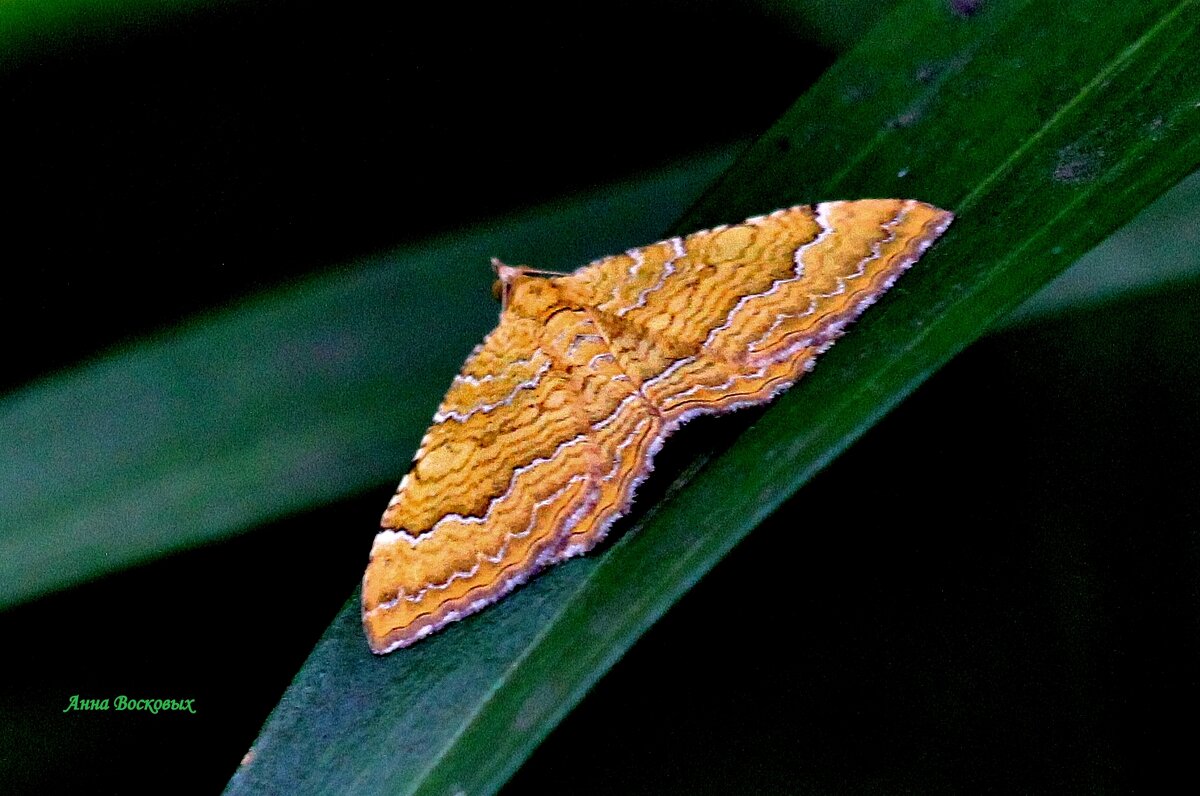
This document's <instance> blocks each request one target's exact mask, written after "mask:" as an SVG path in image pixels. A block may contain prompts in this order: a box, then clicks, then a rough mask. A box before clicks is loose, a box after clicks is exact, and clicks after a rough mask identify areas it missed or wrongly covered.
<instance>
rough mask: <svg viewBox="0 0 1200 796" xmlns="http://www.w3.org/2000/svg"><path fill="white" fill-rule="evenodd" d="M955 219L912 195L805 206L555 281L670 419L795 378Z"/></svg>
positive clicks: (730, 403)
mask: <svg viewBox="0 0 1200 796" xmlns="http://www.w3.org/2000/svg"><path fill="white" fill-rule="evenodd" d="M952 218H953V216H952V214H950V213H948V212H946V211H944V210H939V209H938V208H936V207H932V206H930V205H927V204H924V203H922V202H917V201H912V200H898V199H871V200H861V201H852V202H825V203H822V204H819V205H816V206H815V207H808V206H799V207H793V208H790V209H787V210H780V211H777V212H775V213H772V214H770V215H768V216H759V217H756V218H751V219H748V220H747V221H746V222H744V223H742V224H738V225H735V226H722V227H717V228H715V229H712V230H707V231H704V232H697V233H695V234H692V235H689V236H687V237H686V238H672V239H670V240H667V241H663V242H661V243H657V244H654V245H651V246H646V247H644V248H640V249H630V250H628V251H627V252H625V253H624V254H621V255H617V256H615V257H609V258H606V259H604V260H600V261H597V262H596V263H593V264H591V265H589V266H587V267H585V268H581V269H580V270H578V271H576V272H575V273H574V274H571V275H569V276H565V277H560V278H558V279H555V280H553V281H554V282H555V284H556V285H557V286H558V287H559V289H560V290H561V291H562V294H563V295H564V296H565V297H567V298H568V299H569V300H571V301H574V302H578V303H579V304H581V305H584V306H587V307H589V308H591V309H592V310H593V312H594V313H595V317H596V319H597V321H598V323H599V324H600V325H601V326H602V327H603V328H604V330H605V333H606V334H607V336H608V339H609V342H610V345H611V349H612V353H613V355H614V358H615V360H616V362H617V363H618V364H619V365H620V366H621V367H622V369H624V370H625V371H626V372H628V373H629V374H630V375H631V376H632V377H633V378H634V380H635V381H636V382H637V383H638V385H639V388H640V389H641V391H642V393H643V394H644V395H645V396H646V397H647V399H648V400H650V402H651V403H652V404H653V405H654V406H655V407H656V408H657V409H658V410H659V411H660V412H661V413H662V414H663V416H664V419H665V420H666V422H667V423H668V426H672V425H674V424H677V423H680V422H683V421H685V420H687V419H688V418H689V417H692V416H694V415H695V414H698V413H705V412H720V411H725V410H728V409H733V408H737V407H739V406H746V405H750V404H755V403H761V402H762V401H765V400H767V399H769V398H770V397H772V396H773V395H775V394H776V393H778V392H779V391H781V390H782V389H784V388H786V387H788V386H790V385H791V384H792V383H794V382H795V381H796V379H798V378H799V377H800V376H801V375H803V373H804V371H805V370H807V369H808V368H811V366H812V364H813V361H814V359H815V357H816V356H817V354H818V353H820V352H821V351H822V350H824V348H826V347H828V345H830V344H831V343H832V342H833V341H834V340H835V339H836V338H837V336H838V335H840V334H841V332H842V330H843V329H844V327H845V326H846V324H848V323H849V322H850V321H852V320H854V318H856V317H857V316H858V315H859V314H860V313H861V312H862V311H863V310H864V309H866V307H867V306H869V305H870V304H871V303H872V302H874V301H875V299H876V298H878V297H879V296H880V295H881V294H882V293H883V292H884V291H885V290H886V289H887V288H888V287H889V286H890V285H891V284H892V282H893V281H894V280H895V279H896V277H897V276H898V275H899V274H900V273H901V272H902V271H903V270H904V269H906V268H907V267H908V266H910V265H911V264H912V263H913V262H915V261H916V260H917V258H918V257H920V255H921V253H922V252H923V251H924V250H925V249H926V248H927V247H928V246H929V245H930V244H931V243H932V242H933V240H934V239H936V238H937V237H938V235H940V234H941V233H942V232H943V231H944V230H945V228H946V226H947V225H948V224H949V223H950V221H951V219H952Z"/></svg>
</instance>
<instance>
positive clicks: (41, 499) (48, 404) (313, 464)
mask: <svg viewBox="0 0 1200 796" xmlns="http://www.w3.org/2000/svg"><path fill="white" fill-rule="evenodd" d="M730 159H731V156H730V155H729V154H725V153H717V154H711V155H707V156H704V157H701V158H698V159H695V160H694V161H692V162H689V163H686V164H680V165H679V166H677V167H675V168H672V169H669V170H667V171H664V172H662V173H660V174H657V175H651V176H650V177H649V178H647V179H643V180H642V181H640V182H637V183H630V184H626V185H619V186H611V187H610V188H609V189H608V190H607V191H606V192H604V193H602V194H599V193H598V194H590V195H587V196H581V197H577V198H575V199H572V200H565V201H563V202H560V203H558V204H557V205H556V206H555V207H553V208H552V209H551V210H552V212H543V213H539V214H533V215H526V216H522V217H520V218H514V219H509V220H502V221H498V222H496V223H495V224H493V225H491V226H488V227H482V228H477V229H474V230H472V231H471V232H470V233H467V234H459V235H454V236H451V237H448V238H444V239H441V240H436V241H430V242H428V243H426V244H423V245H421V246H420V247H413V248H409V249H405V250H401V251H397V252H393V253H391V254H388V255H385V256H381V257H379V258H376V259H374V260H371V261H369V262H366V263H362V264H359V265H356V266H353V267H349V268H346V269H343V270H341V271H339V272H336V273H332V274H330V275H328V276H325V277H322V278H319V279H315V280H311V281H307V282H304V283H302V284H300V285H297V286H295V287H294V288H291V289H288V290H283V291H280V292H278V293H276V294H272V295H268V296H264V297H260V298H255V299H252V300H250V301H246V302H245V303H243V304H242V305H241V306H239V307H237V308H235V309H233V310H230V311H226V312H222V313H220V314H216V315H214V316H213V317H211V318H202V319H199V320H197V321H195V322H193V323H191V324H190V325H188V326H186V327H184V328H181V329H179V330H177V331H172V332H171V333H169V334H165V335H163V336H161V337H160V338H159V339H156V340H150V341H146V342H143V343H139V344H138V345H136V346H133V347H130V348H129V349H127V350H124V351H117V352H113V353H112V354H111V355H109V356H107V357H105V358H103V359H101V360H100V361H97V362H95V363H93V364H91V365H89V366H86V367H84V368H81V369H79V370H78V371H75V372H72V373H69V374H65V375H64V376H61V377H57V378H52V379H49V380H47V381H45V382H43V383H40V384H36V385H33V386H32V387H30V388H27V389H25V390H23V391H21V392H19V393H16V394H14V395H11V396H9V397H7V398H5V399H3V400H0V494H2V495H4V512H3V513H2V514H0V608H2V607H4V606H6V605H11V604H14V603H18V602H21V601H24V600H28V599H29V598H31V597H34V596H36V595H38V594H42V593H45V592H47V591H50V590H54V589H60V588H63V587H66V586H69V585H72V584H75V583H78V582H80V581H83V580H88V579H91V578H94V577H97V576H99V575H102V574H104V573H106V572H111V571H114V570H117V569H121V568H124V567H127V566H130V565H132V564H134V563H137V562H139V561H146V560H150V559H153V558H157V557H159V556H161V555H163V554H164V553H167V552H170V551H174V550H179V549H182V548H187V547H193V546H196V545H198V544H202V543H205V542H209V541H212V540H214V539H219V538H222V537H225V536H228V535H230V534H233V533H237V532H241V531H245V530H247V529H249V528H252V527H254V526H255V525H258V524H261V523H264V522H266V521H269V520H271V519H274V518H277V517H280V516H284V515H287V514H292V513H295V512H298V511H302V510H303V509H305V508H309V507H312V506H319V505H323V504H326V503H329V502H332V501H334V500H338V499H340V498H345V497H347V496H349V495H353V494H356V493H361V492H363V491H365V490H368V489H371V488H373V487H378V486H380V485H382V484H387V485H388V486H394V482H395V481H396V480H397V479H398V478H399V473H398V471H397V468H403V466H404V463H405V461H406V459H407V454H406V453H404V452H405V451H411V450H413V449H414V448H415V446H416V442H417V440H418V439H420V436H421V433H422V432H423V431H424V429H425V426H426V425H427V424H428V421H429V418H430V417H431V416H432V415H433V411H434V409H435V408H436V407H437V403H438V400H439V399H440V397H441V394H442V392H443V391H444V390H445V386H446V384H448V383H449V381H450V379H451V377H452V376H453V374H454V373H455V372H456V371H457V369H458V367H459V365H460V364H461V363H462V359H463V357H464V356H465V355H466V353H467V352H468V351H470V350H471V347H472V346H473V345H474V344H475V343H476V342H477V341H478V340H479V338H480V337H481V336H482V335H483V334H484V333H485V332H486V331H487V330H488V328H489V327H490V325H491V324H493V323H494V322H495V318H496V312H497V305H496V303H495V302H494V301H493V300H492V298H491V282H492V279H493V278H494V274H493V273H492V271H491V268H490V267H489V266H488V258H489V257H490V256H492V255H502V256H503V257H504V258H505V259H507V260H509V261H511V262H535V263H537V264H538V265H540V266H543V267H548V268H571V267H573V265H575V264H578V263H580V262H587V261H588V260H590V259H592V258H593V257H597V256H599V255H601V254H603V253H604V252H606V251H615V250H619V249H621V248H624V247H627V246H630V245H633V244H634V243H635V242H637V241H638V240H643V239H646V238H650V237H653V236H654V235H655V234H657V232H658V231H661V229H662V228H663V226H665V225H666V224H667V223H669V222H670V219H671V218H672V217H674V216H676V215H678V213H679V212H680V211H681V209H682V208H683V207H684V206H686V204H687V203H688V202H690V201H692V200H694V199H695V197H696V196H697V195H699V193H700V191H701V190H702V188H703V186H704V185H705V184H706V183H707V182H709V181H710V180H711V179H712V177H713V176H714V175H716V174H717V173H719V171H720V170H721V169H722V168H724V167H725V166H727V165H728V163H729V161H730ZM630 236H635V237H632V238H631V237H630ZM364 531H367V532H369V529H364ZM364 538H365V537H364Z"/></svg>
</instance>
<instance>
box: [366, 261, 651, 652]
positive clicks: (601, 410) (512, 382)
mask: <svg viewBox="0 0 1200 796" xmlns="http://www.w3.org/2000/svg"><path fill="white" fill-rule="evenodd" d="M544 285H545V280H541V279H538V280H536V283H535V284H532V285H530V286H529V287H531V288H540V287H542V286H544ZM531 292H533V291H531V290H523V291H517V292H516V293H515V294H514V298H513V305H512V306H511V307H510V308H509V310H507V311H506V312H504V313H503V314H502V316H501V321H500V324H499V326H497V328H496V329H495V330H494V331H493V332H492V333H491V334H490V335H488V337H487V338H486V339H485V340H484V342H483V343H482V344H481V345H480V346H479V347H478V348H477V349H476V350H475V352H474V353H472V355H471V357H470V358H469V359H468V360H467V362H466V364H465V365H464V367H463V370H462V372H461V373H460V374H459V375H458V376H456V377H455V379H454V383H453V384H452V385H451V387H450V390H449V392H448V393H447V394H446V397H445V399H444V400H443V401H442V405H441V406H440V407H439V408H438V411H437V414H435V415H434V418H433V425H432V426H431V427H430V429H429V431H428V432H427V433H426V435H425V438H424V439H423V440H422V441H421V446H420V449H419V450H418V451H417V454H416V456H415V457H414V460H413V462H414V464H413V469H412V471H411V472H410V473H409V474H408V475H407V476H405V477H404V479H403V480H402V481H401V482H400V486H399V488H398V489H397V491H396V495H395V496H394V497H393V498H392V500H391V502H390V503H389V505H388V509H387V511H386V512H385V514H384V516H383V522H382V524H383V527H384V528H385V530H383V531H382V532H381V533H379V534H378V535H377V536H376V538H375V543H374V545H373V547H372V551H371V560H370V563H369V564H368V567H367V572H366V575H365V577H364V579H363V624H364V627H365V628H366V632H367V637H368V640H369V641H370V644H371V648H372V649H373V650H374V651H376V652H380V653H382V652H388V651H391V650H393V649H396V648H398V647H402V646H406V645H408V644H411V643H413V642H414V641H416V640H418V639H420V638H423V637H424V636H426V635H428V634H429V633H431V632H433V631H434V630H437V629H438V628H440V627H442V626H443V625H445V624H447V623H449V622H453V621H455V620H456V619H459V618H462V617H463V616H466V615H467V614H470V613H474V612H475V611H478V610H479V609H481V608H483V607H484V606H485V605H488V604H489V603H492V602H494V601H495V600H497V599H499V598H500V597H501V596H503V595H504V594H506V593H508V592H509V591H511V590H512V589H513V588H515V587H516V586H517V585H519V584H520V583H522V582H524V581H525V580H526V579H527V578H529V577H530V576H531V575H533V574H534V573H535V572H537V571H538V570H539V569H541V568H542V567H543V566H545V565H546V564H548V563H551V562H553V561H557V560H560V559H562V558H565V557H567V556H570V555H574V554H576V553H579V552H582V551H583V550H585V549H587V548H589V547H591V545H592V544H594V543H595V541H596V540H598V539H600V538H602V537H603V535H604V532H605V531H606V530H607V528H608V526H609V525H610V524H611V522H612V520H613V519H615V518H616V517H617V516H619V514H620V513H622V512H623V511H625V510H626V509H627V507H628V501H629V498H630V496H631V495H632V492H633V483H634V481H635V480H636V479H637V478H638V477H640V473H641V472H642V471H641V470H637V469H636V468H638V467H641V466H642V465H643V463H644V462H645V460H646V459H647V458H648V456H649V446H650V445H652V444H653V442H654V441H655V440H656V439H658V431H659V429H660V428H661V420H660V418H659V417H658V416H657V415H656V414H655V413H653V412H652V411H651V410H650V408H649V406H648V405H647V403H646V401H645V400H644V399H643V398H642V397H641V395H640V394H638V393H637V391H636V389H635V388H634V387H633V386H632V385H631V383H630V382H629V379H628V378H626V377H624V376H623V375H622V374H621V373H620V372H619V371H618V370H617V369H616V367H615V364H614V362H613V357H612V356H611V355H608V354H607V348H606V346H605V344H604V342H603V338H602V337H601V336H600V335H599V333H598V330H597V328H596V325H595V323H594V322H593V321H592V319H591V316H590V314H589V313H587V312H586V311H584V310H582V309H580V308H571V307H566V306H559V305H557V304H555V303H554V302H553V301H552V300H551V301H549V302H545V301H542V302H530V301H529V294H530V293H531ZM541 292H542V293H543V294H544V293H545V292H546V291H544V290H542V291H541ZM551 298H553V297H551ZM523 300H524V302H523ZM531 304H532V306H531ZM584 540H586V542H585V541H584Z"/></svg>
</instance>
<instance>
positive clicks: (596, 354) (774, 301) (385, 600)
mask: <svg viewBox="0 0 1200 796" xmlns="http://www.w3.org/2000/svg"><path fill="white" fill-rule="evenodd" d="M953 218H954V216H953V214H952V213H950V212H948V211H946V210H941V209H939V208H937V207H933V206H932V205H929V204H925V203H923V202H919V201H916V200H911V199H865V200H857V201H836V202H823V203H821V204H817V205H800V206H796V207H791V208H787V209H785V210H778V211H776V212H774V213H770V214H769V215H764V216H756V217H754V218H749V219H747V220H746V221H744V222H743V223H741V224H736V225H729V226H719V227H715V228H713V229H710V230H704V231H702V232H696V233H693V234H691V235H687V236H684V237H674V238H669V239H668V240H664V241H660V242H658V243H654V244H651V245H649V246H643V247H641V248H634V249H629V250H627V251H625V252H624V253H622V254H618V255H615V256H612V257H606V258H603V259H600V260H596V261H594V262H592V263H590V264H589V265H586V266H583V267H582V268H580V269H579V270H577V271H575V272H574V273H569V274H550V273H548V272H544V271H537V270H535V269H532V268H527V267H521V266H516V267H514V266H508V265H504V264H502V263H499V262H498V261H494V265H495V268H496V272H497V276H498V278H499V286H500V293H501V298H502V302H503V304H502V307H503V308H502V310H501V313H500V320H499V323H498V324H497V326H496V328H495V329H494V330H493V331H492V332H491V333H490V334H488V335H487V337H486V338H485V339H484V340H483V342H482V343H480V344H479V345H478V346H476V348H475V350H474V351H473V352H471V355H470V356H469V357H468V358H467V361H466V363H465V364H464V365H463V368H462V372H461V373H459V374H458V375H457V376H455V377H454V381H453V383H452V384H451V385H450V389H449V391H448V392H447V393H446V397H445V398H444V399H443V400H442V403H441V405H440V406H439V407H438V410H437V413H436V414H435V415H434V416H433V424H432V425H431V426H430V428H429V430H428V431H427V432H426V433H425V436H424V438H423V439H422V440H421V444H420V447H419V448H418V450H417V452H416V455H415V456H414V457H413V466H412V469H411V470H410V472H409V473H408V474H407V475H406V476H404V478H403V480H401V481H400V486H399V488H398V489H397V490H396V494H395V496H394V497H393V498H392V499H391V501H390V502H389V503H388V507H387V510H386V511H385V512H384V515H383V520H382V530H381V531H380V532H379V534H378V535H377V536H376V537H375V541H374V544H373V545H372V547H371V555H370V561H369V563H368V565H367V570H366V574H365V575H364V577H363V589H362V618H363V627H364V629H365V631H366V635H367V640H368V642H369V644H370V647H371V650H372V651H374V652H376V653H379V654H383V653H387V652H391V651H392V650H395V649H398V648H400V647H405V646H408V645H410V644H413V643H414V642H416V641H418V640H420V639H422V638H424V637H425V636H428V635H429V634H431V633H433V632H435V631H437V630H438V629H440V628H442V627H444V626H445V625H447V624H449V623H451V622H454V621H456V620H458V619H462V618H463V617H465V616H467V615H469V614H472V613H475V612H476V611H479V610H480V609H482V608H484V607H485V606H487V605H489V604H491V603H493V602H495V601H496V600H499V599H500V598H501V597H503V596H504V595H506V594H508V593H509V592H511V591H512V590H513V589H515V588H516V587H517V586H519V585H520V584H522V583H524V582H525V581H526V580H528V579H529V578H530V577H532V576H533V575H535V574H536V573H537V572H539V571H540V570H542V569H544V568H545V567H547V566H550V565H551V564H555V563H557V562H559V561H563V560H565V559H567V558H570V557H572V556H576V555H580V554H582V553H586V552H587V551H588V550H590V549H592V548H593V547H594V546H595V545H596V544H597V543H598V542H600V541H601V540H602V539H603V538H604V536H605V534H606V533H607V532H608V530H609V528H610V527H611V526H612V524H613V522H614V521H615V520H616V519H617V518H618V517H620V516H621V515H623V514H625V513H626V512H628V510H629V508H630V505H631V503H632V501H633V496H634V491H635V490H636V489H637V486H638V484H639V483H641V481H642V480H643V479H644V478H645V477H646V475H647V474H648V473H649V472H650V470H651V467H652V462H653V459H654V455H655V453H656V452H657V451H658V450H659V448H660V447H661V446H662V444H663V440H665V439H666V438H667V436H669V435H670V434H671V433H672V432H673V431H674V430H675V429H676V428H678V427H679V426H680V425H681V424H683V423H685V422H687V421H688V420H690V419H691V418H693V417H697V416H699V415H705V414H716V413H720V412H728V411H731V410H734V409H738V408H740V407H744V406H753V405H755V404H761V403H764V402H766V401H769V400H771V399H772V398H773V397H774V396H776V395H778V394H779V393H780V392H781V391H783V390H785V389H787V388H788V387H790V386H791V385H793V384H794V383H795V382H796V381H797V380H798V379H799V378H800V377H801V376H803V375H804V374H805V373H806V372H808V371H809V370H810V369H811V368H812V367H813V364H814V362H815V361H816V357H817V356H818V355H819V354H821V352H823V351H824V350H825V349H827V348H828V347H829V346H830V345H832V344H833V342H834V341H835V340H836V339H837V338H838V337H839V336H840V335H841V334H842V333H843V331H844V329H845V327H846V325H847V324H849V323H850V322H851V321H853V320H854V319H855V318H857V317H858V316H859V315H860V314H861V313H862V312H863V311H864V310H865V309H866V308H867V307H868V306H870V305H871V304H872V303H873V302H874V301H875V300H876V299H878V298H879V296H881V295H882V294H883V293H884V291H886V290H887V289H888V288H889V287H891V285H892V283H893V282H895V280H896V278H897V277H898V276H899V275H900V274H901V273H902V272H903V271H904V270H905V269H907V268H908V267H909V266H911V265H912V264H913V263H915V262H916V261H917V259H918V258H919V257H920V256H921V255H922V253H924V252H925V250H926V249H927V248H928V247H929V246H930V245H931V244H932V243H933V242H934V240H936V239H937V238H938V236H940V235H941V234H942V233H943V232H944V231H945V230H946V228H947V226H949V224H950V222H951V221H952V220H953Z"/></svg>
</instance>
